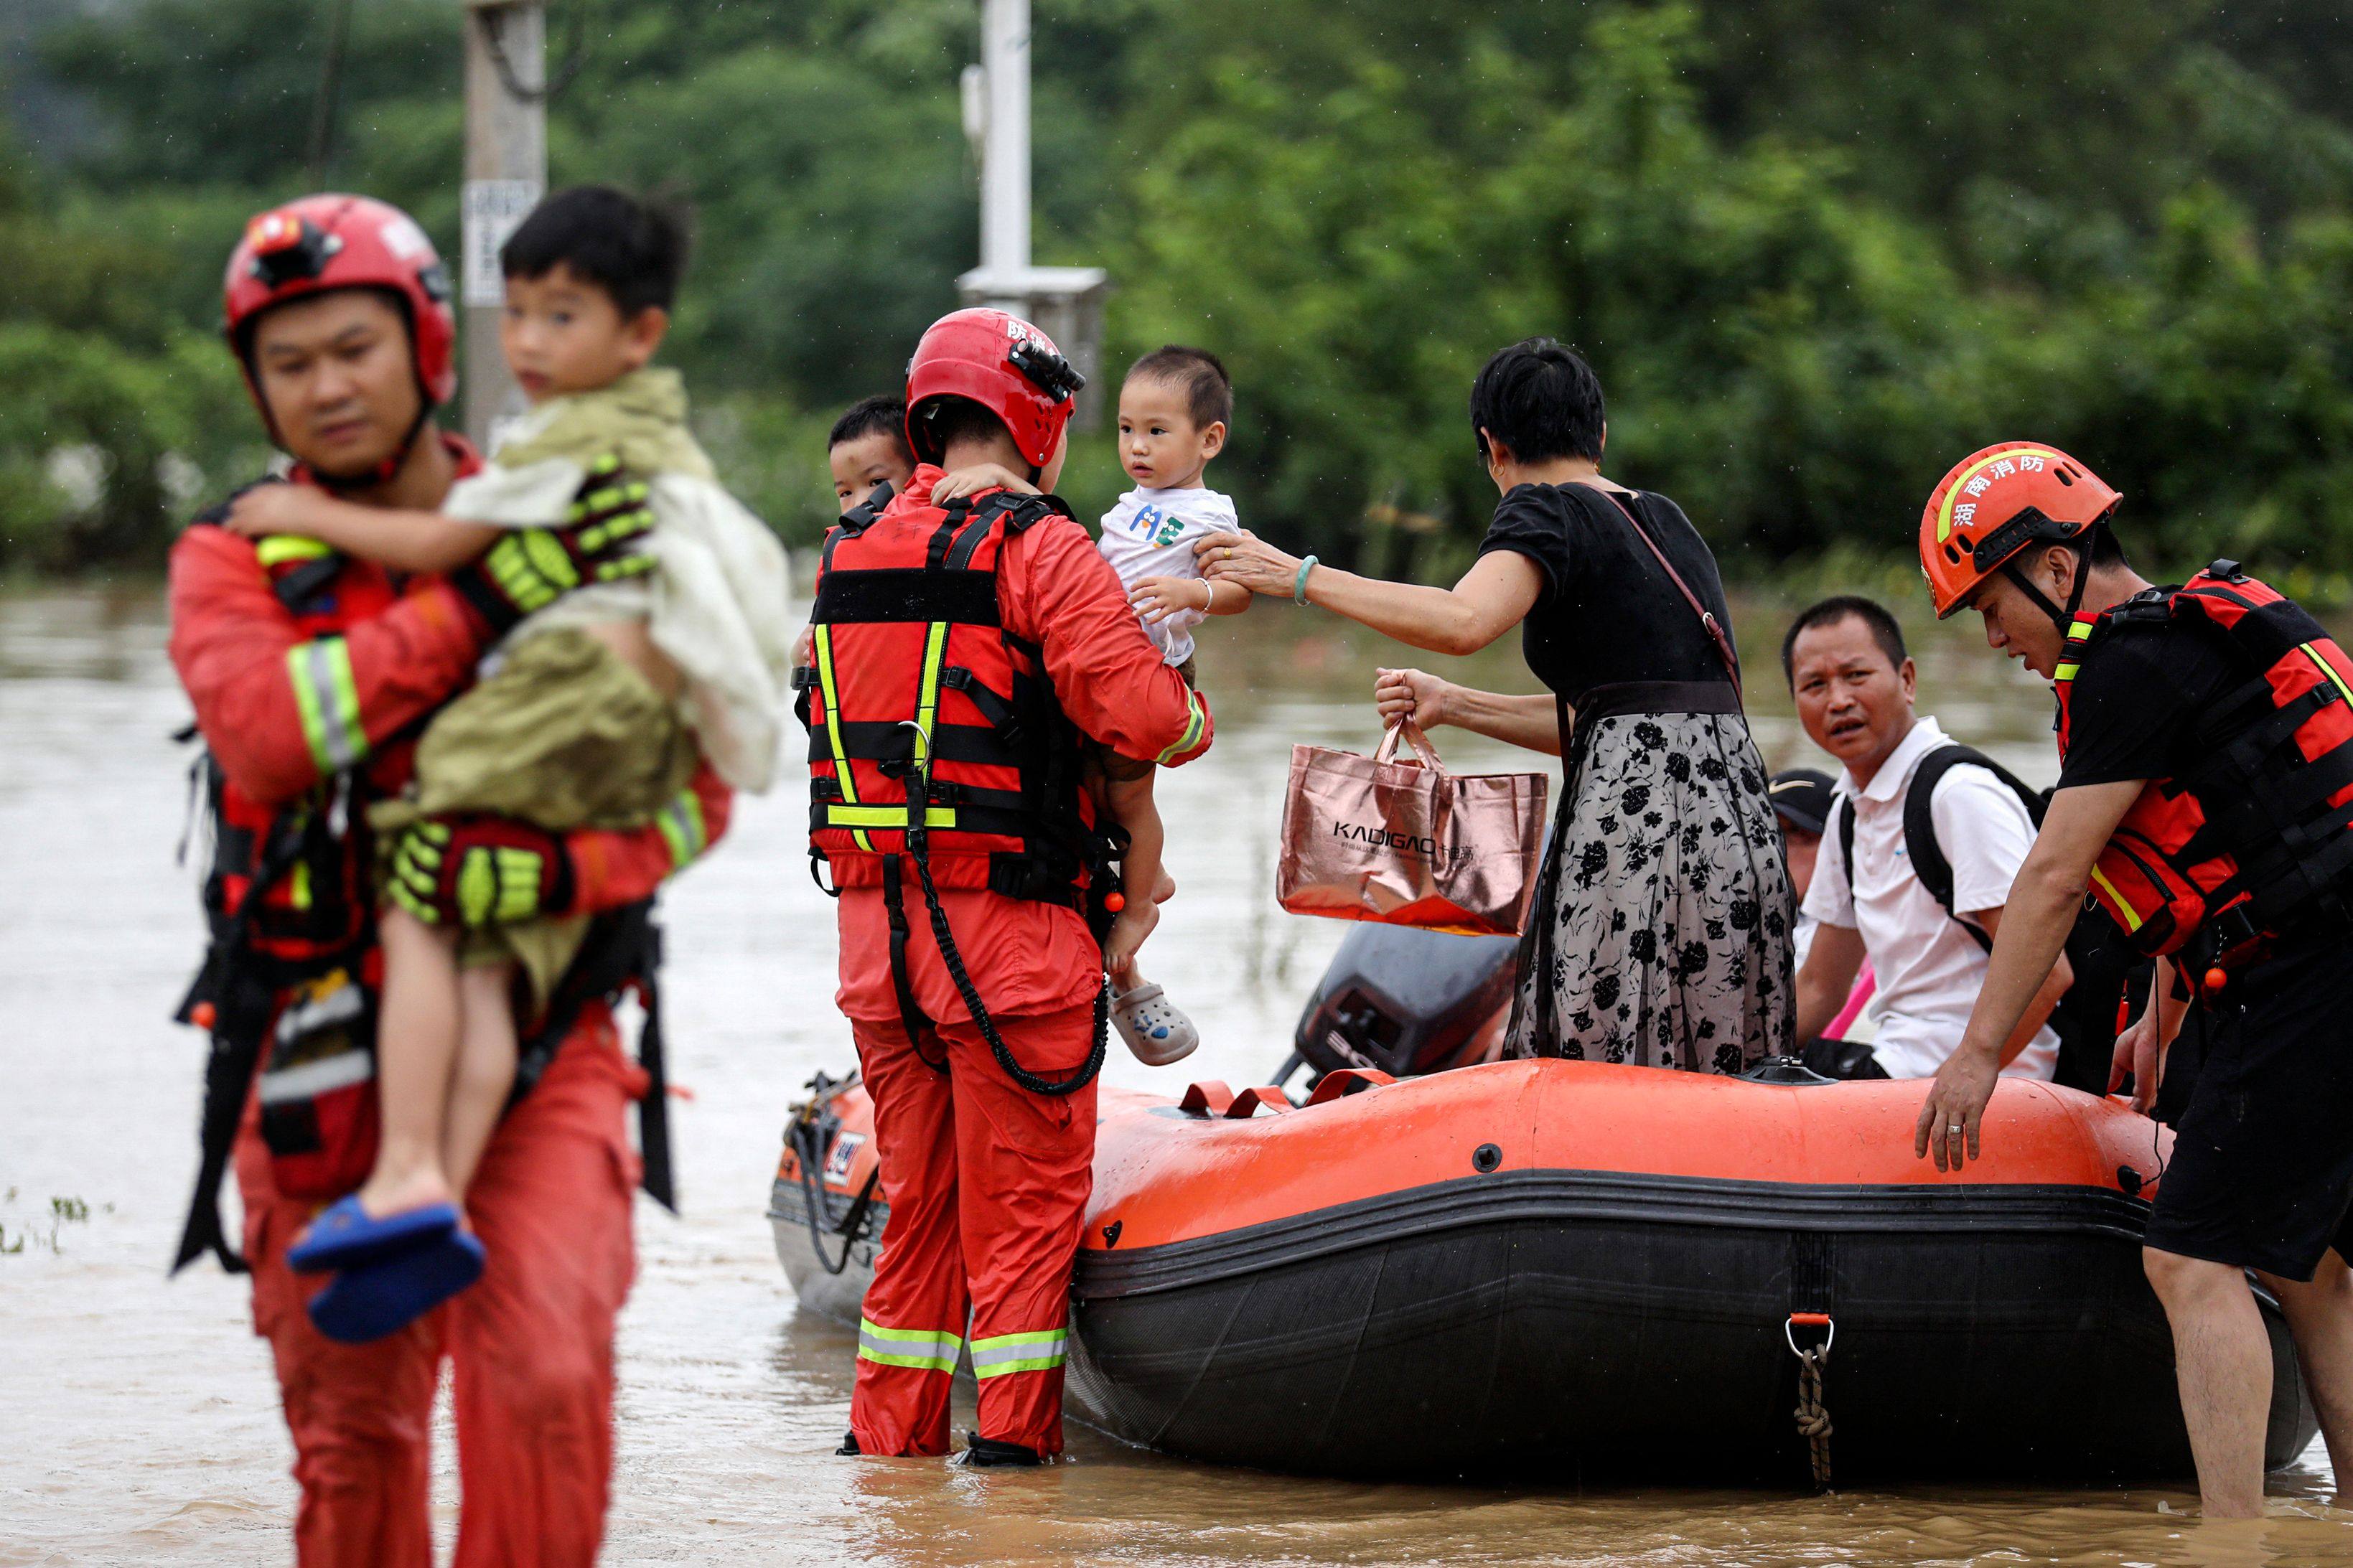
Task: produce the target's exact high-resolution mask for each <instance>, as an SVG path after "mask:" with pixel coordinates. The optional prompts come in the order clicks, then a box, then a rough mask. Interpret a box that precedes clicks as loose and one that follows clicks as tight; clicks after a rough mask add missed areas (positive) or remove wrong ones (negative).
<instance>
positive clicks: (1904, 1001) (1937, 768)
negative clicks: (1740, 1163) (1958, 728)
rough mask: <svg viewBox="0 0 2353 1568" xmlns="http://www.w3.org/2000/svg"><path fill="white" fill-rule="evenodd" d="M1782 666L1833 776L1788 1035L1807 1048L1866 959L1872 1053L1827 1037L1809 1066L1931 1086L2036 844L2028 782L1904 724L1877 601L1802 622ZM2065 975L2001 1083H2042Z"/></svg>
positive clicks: (2043, 1002) (1897, 668)
mask: <svg viewBox="0 0 2353 1568" xmlns="http://www.w3.org/2000/svg"><path fill="white" fill-rule="evenodd" d="M1781 664H1782V670H1783V673H1784V674H1786V675H1787V676H1788V680H1789V689H1790V693H1791V695H1792V696H1793V697H1794V698H1795V699H1796V700H1797V706H1798V719H1799V722H1800V723H1801V724H1802V725H1804V727H1805V731H1806V734H1807V735H1808V736H1809V737H1810V739H1811V740H1812V741H1813V742H1814V743H1815V744H1816V745H1818V746H1820V747H1821V748H1822V750H1824V751H1826V752H1830V753H1831V755H1832V756H1834V757H1836V758H1838V759H1839V761H1840V762H1841V763H1844V764H1845V768H1844V770H1843V772H1842V773H1841V775H1840V778H1839V781H1838V789H1837V801H1836V804H1835V805H1834V806H1833V807H1832V810H1831V818H1830V822H1829V824H1828V825H1827V826H1826V827H1825V829H1824V832H1823V835H1822V844H1821V851H1820V859H1819V860H1818V861H1817V863H1816V866H1815V869H1814V878H1813V884H1812V886H1811V887H1810V888H1809V889H1807V892H1806V899H1805V912H1806V913H1807V914H1808V915H1810V916H1812V917H1813V918H1814V920H1816V921H1819V922H1820V928H1819V930H1818V931H1816V933H1815V936H1814V942H1813V947H1812V949H1811V951H1810V952H1809V953H1808V954H1807V957H1806V962H1805V964H1804V965H1803V967H1801V968H1800V969H1799V972H1798V1038H1799V1039H1800V1040H1803V1041H1815V1040H1818V1039H1819V1037H1820V1035H1821V1033H1822V1031H1823V1030H1824V1029H1825V1028H1826V1027H1827V1026H1829V1024H1830V1023H1831V1019H1832V1018H1834V1017H1835V1016H1837V1014H1838V1012H1839V1009H1840V1006H1841V1004H1842V1003H1843V1002H1844V1001H1845V999H1846V995H1847V992H1848V990H1849V988H1850V987H1852V985H1853V984H1854V978H1855V974H1856V973H1857V972H1858V971H1859V970H1860V969H1861V967H1862V963H1863V961H1864V959H1865V958H1866V957H1868V958H1869V960H1870V961H1871V964H1872V967H1873V969H1874V970H1876V971H1877V973H1878V977H1879V988H1878V994H1876V995H1875V996H1874V997H1873V1001H1872V1004H1871V1009H1870V1015H1871V1017H1872V1019H1873V1023H1874V1025H1875V1033H1874V1034H1873V1038H1872V1041H1871V1044H1870V1046H1869V1047H1867V1048H1866V1047H1862V1046H1859V1045H1843V1046H1842V1045H1841V1043H1840V1042H1836V1041H1823V1042H1821V1043H1820V1045H1819V1046H1812V1047H1810V1048H1809V1050H1808V1056H1807V1060H1808V1062H1809V1064H1810V1065H1811V1066H1814V1067H1815V1068H1816V1070H1818V1071H1819V1070H1823V1068H1830V1069H1831V1071H1832V1072H1833V1074H1834V1076H1838V1077H1846V1078H1927V1077H1929V1076H1931V1075H1933V1074H1934V1073H1935V1072H1936V1068H1938V1067H1939V1066H1941V1065H1942V1064H1943V1062H1944V1060H1945V1058H1947V1057H1948V1056H1950V1055H1951V1054H1952V1052H1953V1048H1954V1047H1956V1046H1957V1045H1958V1044H1959V1043H1960V1038H1961V1031H1962V1029H1963V1028H1964V1027H1966V1026H1968V1020H1969V1010H1970V1008H1971V1007H1973V1006H1974V1005H1976V1002H1977V998H1978V988H1979V987H1980V986H1982V985H1983V984H1985V974H1986V954H1987V952H1988V951H1989V949H1990V947H1991V945H1992V939H1993V935H1994V932H1995V931H1997V930H1998V929H1999V928H2000V922H2001V910H2002V905H2003V904H2004V903H2006V902H2008V901H2009V899H2010V881H2011V879H2013V878H2015V877H2016V876H2017V875H2018V868H2019V866H2020V865H2021V863H2022V862H2023V861H2024V860H2025V858H2026V852H2027V850H2028V848H2029V847H2031V846H2032V844H2033V842H2034V833H2035V826H2034V818H2033V816H2032V815H2031V813H2030V812H2029V811H2028V809H2027V805H2026V802H2025V800H2024V798H2022V796H2023V794H2024V786H2023V785H2021V784H2017V783H2016V781H2015V780H2014V779H2010V778H2009V777H2008V776H2007V775H2005V774H2003V773H2000V771H1998V770H1997V769H1996V767H1995V766H1994V765H1993V764H1992V763H1991V762H1990V761H1989V760H1988V759H1985V758H1983V757H1981V756H1979V755H1978V753H1977V752H1970V751H1968V750H1967V749H1966V748H1964V747H1960V746H1959V745H1958V744H1957V742H1954V741H1952V740H1951V739H1949V738H1948V737H1947V735H1946V734H1945V732H1944V731H1943V730H1942V729H1941V728H1939V727H1938V725H1937V723H1936V721H1935V720H1934V719H1930V718H1924V717H1921V716H1919V715H1918V714H1916V713H1915V711H1914V710H1913V703H1914V698H1915V691H1916V689H1917V682H1918V677H1917V672H1916V671H1915V668H1913V664H1912V660H1911V658H1910V657H1909V656H1908V655H1907V654H1906V653H1905V648H1904V633H1903V630H1902V628H1901V627H1899V626H1897V625H1896V623H1895V618H1894V616H1891V615H1889V614H1888V613H1887V611H1886V610H1885V609H1884V608H1883V606H1881V605H1877V604H1875V603H1873V601H1871V600H1869V599H1863V598H1857V597H1853V596H1841V597H1838V598H1833V599H1825V600H1824V601H1822V602H1821V603H1820V604H1819V605H1814V606H1813V607H1812V608H1810V609H1809V610H1807V611H1805V612H1804V613H1803V614H1801V615H1800V616H1798V618H1797V620H1796V621H1794V622H1793V623H1791V625H1790V627H1789V633H1788V637H1787V638H1786V639H1785V640H1784V641H1783V643H1782V647H1781ZM1938 753H1945V754H1944V755H1941V756H1940V755H1939V754H1938ZM1923 764H1926V768H1927V771H1926V773H1924V772H1923ZM1915 783H1916V784H1918V785H1919V787H1918V788H1917V789H1915ZM1907 817H1908V819H1909V820H1908V821H1907ZM1924 839H1925V840H1926V841H1925V842H1924V841H1923V840H1924ZM1938 889H1942V890H1943V891H1944V893H1945V894H1946V897H1944V898H1942V899H1940V898H1939V897H1938ZM2071 978H2072V975H2071V973H2070V971H2069V968H2068V963H2067V960H2066V958H2065V957H2064V956H2063V955H2062V957H2061V958H2060V960H2059V962H2058V963H2057V965H2056V966H2055V967H2054V968H2053V969H2052V973H2051V975H2050V977H2049V978H2048V979H2046V980H2045V981H2044V982H2043V985H2042V992H2041V994H2038V995H2037V996H2036V997H2035V1000H2034V1005H2032V1006H2031V1007H2029V1008H2028V1009H2027V1011H2026V1016H2025V1017H2024V1019H2023V1020H2022V1021H2021V1024H2020V1026H2019V1028H2018V1032H2017V1033H2016V1034H2014V1035H2013V1036H2012V1037H2010V1041H2009V1043H2008V1045H2007V1047H2005V1048H2004V1050H2003V1052H2002V1056H2001V1062H2002V1070H2003V1071H2004V1072H2007V1073H2011V1074H2015V1075H2018V1076H2021V1077H2026V1078H2043V1079H2047V1078H2049V1077H2051V1075H2052V1069H2053V1068H2055V1067H2056V1066H2057V1064H2058V1058H2059V1037H2058V1036H2057V1035H2056V1034H2054V1033H2053V1032H2052V1030H2051V1028H2050V1027H2049V1026H2048V1025H2047V1024H2046V1022H2045V1020H2046V1019H2047V1018H2048V1017H2049V1016H2050V1013H2051V1009H2052V1005H2054V1004H2056V1003H2057V1001H2058V1000H2059V996H2060V994H2061V993H2063V991H2065V990H2066V989H2067V984H2068V982H2069V980H2070V979H2071Z"/></svg>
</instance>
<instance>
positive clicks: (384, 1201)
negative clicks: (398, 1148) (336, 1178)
mask: <svg viewBox="0 0 2353 1568" xmlns="http://www.w3.org/2000/svg"><path fill="white" fill-rule="evenodd" d="M356 1195H357V1196H358V1198H359V1200H360V1207H361V1208H362V1209H363V1210H364V1211H365V1212H366V1214H367V1215H368V1217H369V1218H370V1219H382V1218H383V1217H384V1216H385V1215H389V1214H405V1213H406V1212H407V1211H408V1210H410V1209H421V1208H427V1207H429V1206H431V1205H434V1204H454V1203H456V1202H457V1201H458V1196H457V1194H455V1193H453V1192H451V1191H450V1190H449V1181H448V1177H446V1176H444V1175H443V1174H442V1173H441V1168H440V1167H439V1166H438V1165H435V1164H432V1163H425V1164H420V1165H417V1166H414V1167H412V1168H410V1169H407V1170H403V1171H379V1172H377V1173H375V1174H374V1175H371V1176H370V1177H368V1179H367V1181H366V1182H365V1183H364V1184H362V1185H361V1187H360V1190H359V1192H358V1194H356Z"/></svg>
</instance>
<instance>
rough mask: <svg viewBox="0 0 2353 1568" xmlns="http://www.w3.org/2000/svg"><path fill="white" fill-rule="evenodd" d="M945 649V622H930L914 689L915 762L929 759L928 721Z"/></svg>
mask: <svg viewBox="0 0 2353 1568" xmlns="http://www.w3.org/2000/svg"><path fill="white" fill-rule="evenodd" d="M947 651H948V624H947V622H945V621H934V622H933V623H932V629H931V631H930V632H929V634H927V635H926V636H925V637H924V638H923V679H922V680H921V681H920V682H919V683H918V684H917V686H916V689H915V765H916V766H917V767H919V768H920V767H927V766H929V765H930V763H931V760H932V723H933V721H934V719H936V718H937V717H938V716H939V710H940V665H941V662H942V661H943V660H944V658H946V655H947Z"/></svg>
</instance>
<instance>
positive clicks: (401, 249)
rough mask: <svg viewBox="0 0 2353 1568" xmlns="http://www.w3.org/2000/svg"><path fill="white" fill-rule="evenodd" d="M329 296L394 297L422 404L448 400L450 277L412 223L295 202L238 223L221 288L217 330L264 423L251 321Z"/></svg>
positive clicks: (394, 215) (339, 205) (390, 213)
mask: <svg viewBox="0 0 2353 1568" xmlns="http://www.w3.org/2000/svg"><path fill="white" fill-rule="evenodd" d="M334 289H382V290H383V291H385V293H388V294H390V295H391V296H392V297H393V298H394V299H396V300H398V301H399V302H400V307H401V310H402V313H403V314H405V315H406V316H407V318H408V344H409V352H410V353H411V355H412V356H413V358H414V360H415V363H416V366H417V385H418V386H419V387H421V388H423V390H424V393H425V400H426V404H427V407H428V408H430V407H433V406H438V405H441V404H444V403H447V402H448V401H449V400H450V398H452V397H454V396H456V395H457V393H458V365H457V358H456V349H457V344H458V318H457V314H456V312H455V311H453V310H451V309H450V306H449V273H448V268H445V267H443V266H442V265H441V258H440V257H439V256H438V254H437V253H436V252H435V251H434V248H433V242H432V241H431V240H429V239H427V238H426V237H425V231H424V230H423V229H422V228H419V227H418V226H417V220H416V219H414V218H412V217H410V216H408V215H407V214H406V213H405V212H402V211H401V210H400V209H399V208H398V207H396V206H392V205H387V204H385V203H384V202H379V201H376V200H375V199H373V198H371V197H368V196H346V195H316V196H304V197H302V198H301V199H300V200H298V201H291V202H288V203H287V204H286V205H283V206H278V207H272V208H270V209H269V211H268V212H265V213H261V214H259V215H257V216H255V218H254V219H253V221H252V222H251V223H248V224H247V225H246V226H245V237H244V238H242V239H240V240H238V241H237V248H236V249H235V250H233V251H231V252H230V253H229V258H228V276H227V278H225V279H222V281H221V295H222V299H221V315H222V326H223V328H224V329H225V330H226V331H227V334H228V342H229V347H230V348H231V349H232V350H234V351H235V352H236V353H237V363H238V364H240V365H242V366H243V367H244V368H245V380H246V385H247V387H248V390H250V391H251V392H252V394H253V400H254V402H255V403H256V404H257V405H260V407H261V416H262V418H263V420H265V421H267V420H268V419H269V405H267V404H265V403H262V399H261V386H260V384H259V382H258V381H257V380H256V379H255V377H254V374H253V355H252V347H253V323H254V321H255V319H256V318H257V317H259V315H260V314H261V313H262V312H263V311H264V310H269V308H270V307H271V306H273V305H282V304H284V303H285V302H286V301H287V300H299V299H301V298H303V297H304V296H306V295H311V294H324V293H328V292H331V291H332V290H334Z"/></svg>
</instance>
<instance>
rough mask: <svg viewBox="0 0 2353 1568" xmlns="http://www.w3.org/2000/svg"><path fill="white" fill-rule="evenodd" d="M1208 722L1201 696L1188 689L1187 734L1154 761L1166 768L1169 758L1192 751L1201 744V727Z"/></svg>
mask: <svg viewBox="0 0 2353 1568" xmlns="http://www.w3.org/2000/svg"><path fill="white" fill-rule="evenodd" d="M1207 722H1208V712H1207V710H1205V709H1203V708H1202V706H1201V694H1200V693H1199V692H1198V691H1194V690H1191V689H1187V691H1186V693H1185V732H1184V733H1183V734H1181V735H1179V736H1177V737H1176V741H1175V742H1174V743H1172V744H1171V745H1170V746H1169V748H1168V749H1167V750H1166V751H1165V752H1161V753H1160V754H1159V755H1158V756H1157V757H1155V758H1154V759H1153V761H1155V762H1156V763H1159V764H1160V765H1161V766H1162V767H1164V768H1165V767H1166V766H1167V765H1168V759H1169V758H1171V757H1181V756H1183V755H1184V754H1185V753H1186V752H1189V751H1191V750H1192V749H1193V747H1194V746H1195V745H1196V744H1197V743H1198V742H1199V741H1200V739H1201V726H1202V725H1203V724H1205V723H1207Z"/></svg>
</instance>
